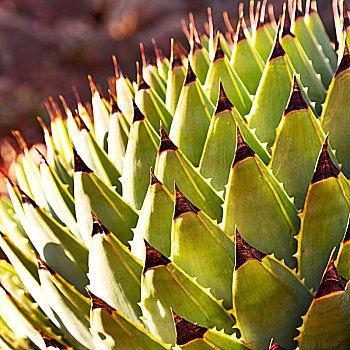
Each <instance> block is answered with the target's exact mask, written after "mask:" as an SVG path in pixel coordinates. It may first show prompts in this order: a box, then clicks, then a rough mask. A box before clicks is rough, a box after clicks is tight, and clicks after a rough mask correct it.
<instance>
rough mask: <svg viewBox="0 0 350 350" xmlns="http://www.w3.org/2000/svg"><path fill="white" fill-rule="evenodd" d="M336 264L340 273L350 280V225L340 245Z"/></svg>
mask: <svg viewBox="0 0 350 350" xmlns="http://www.w3.org/2000/svg"><path fill="white" fill-rule="evenodd" d="M335 266H336V267H337V270H338V272H339V274H340V276H343V277H344V278H345V279H346V280H347V281H349V280H350V225H349V221H348V225H347V228H346V232H345V236H344V238H343V241H342V243H341V245H340V249H339V252H338V256H337V260H336V261H335Z"/></svg>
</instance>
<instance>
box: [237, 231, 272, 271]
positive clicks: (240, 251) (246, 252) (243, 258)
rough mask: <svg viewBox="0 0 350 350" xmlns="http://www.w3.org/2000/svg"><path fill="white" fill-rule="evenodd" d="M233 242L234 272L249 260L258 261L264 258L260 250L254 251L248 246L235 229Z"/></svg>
mask: <svg viewBox="0 0 350 350" xmlns="http://www.w3.org/2000/svg"><path fill="white" fill-rule="evenodd" d="M235 242H236V264H235V270H238V269H239V268H240V267H241V266H242V265H244V264H245V263H246V262H247V261H249V260H258V261H260V262H261V261H262V259H263V258H264V257H265V256H266V254H264V253H262V252H261V251H260V250H257V249H255V248H254V247H252V246H251V245H250V244H248V243H247V242H246V241H245V240H244V239H243V238H242V236H241V235H240V234H239V232H238V230H237V228H236V231H235Z"/></svg>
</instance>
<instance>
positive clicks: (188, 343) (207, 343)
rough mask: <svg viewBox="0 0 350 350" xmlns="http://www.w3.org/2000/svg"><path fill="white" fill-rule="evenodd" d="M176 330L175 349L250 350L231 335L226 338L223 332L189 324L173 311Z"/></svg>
mask: <svg viewBox="0 0 350 350" xmlns="http://www.w3.org/2000/svg"><path fill="white" fill-rule="evenodd" d="M173 317H174V322H175V329H176V345H177V346H176V347H175V349H188V350H210V349H216V350H229V349H230V350H244V349H251V347H250V346H248V345H246V344H244V343H243V342H242V341H239V340H238V339H237V338H236V335H235V334H233V335H231V336H228V335H227V334H225V333H223V332H218V331H217V330H216V329H215V328H214V329H209V328H205V327H201V326H198V325H197V324H194V323H191V322H189V321H187V320H185V319H184V318H182V317H180V316H179V315H177V314H176V313H175V312H174V311H173Z"/></svg>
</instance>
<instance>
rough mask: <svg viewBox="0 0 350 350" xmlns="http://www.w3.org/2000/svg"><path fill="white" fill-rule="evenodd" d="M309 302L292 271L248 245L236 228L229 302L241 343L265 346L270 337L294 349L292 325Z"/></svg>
mask: <svg viewBox="0 0 350 350" xmlns="http://www.w3.org/2000/svg"><path fill="white" fill-rule="evenodd" d="M272 300H273V302H271V301H272ZM311 301H312V294H311V292H310V291H309V290H308V289H307V288H306V287H305V285H304V284H303V283H302V281H301V280H300V279H299V278H298V277H297V275H296V273H295V271H292V270H290V269H289V268H288V267H287V266H286V265H285V264H284V263H283V261H279V260H276V259H275V258H274V257H272V256H269V255H266V254H264V253H262V252H261V251H259V250H257V249H255V248H254V247H252V246H251V245H249V244H248V243H247V242H245V241H244V239H243V238H242V237H241V236H240V234H239V233H238V231H237V230H236V266H235V271H234V282H233V304H234V310H235V316H236V318H237V324H238V325H239V329H240V330H241V332H242V337H243V339H244V341H245V342H251V341H253V344H254V348H256V349H261V348H264V349H266V348H267V346H268V344H269V343H270V340H271V338H274V340H275V341H276V342H278V344H280V345H281V346H283V347H285V348H287V349H295V347H296V343H295V341H293V339H294V337H295V336H296V335H297V330H296V327H298V326H300V325H301V316H302V315H304V314H305V312H306V311H307V309H308V307H309V305H310V303H311Z"/></svg>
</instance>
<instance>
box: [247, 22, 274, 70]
mask: <svg viewBox="0 0 350 350" xmlns="http://www.w3.org/2000/svg"><path fill="white" fill-rule="evenodd" d="M261 20H264V19H261V18H260V20H259V21H258V25H257V28H256V33H255V36H254V38H253V40H252V41H253V46H254V48H255V49H256V51H257V52H258V53H259V55H260V57H261V59H262V60H263V62H265V63H266V61H267V59H268V58H269V57H270V53H271V49H272V46H273V38H274V37H272V36H271V35H270V32H269V30H268V29H267V27H266V25H265V23H263V22H262V21H261Z"/></svg>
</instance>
